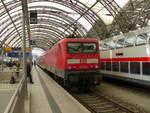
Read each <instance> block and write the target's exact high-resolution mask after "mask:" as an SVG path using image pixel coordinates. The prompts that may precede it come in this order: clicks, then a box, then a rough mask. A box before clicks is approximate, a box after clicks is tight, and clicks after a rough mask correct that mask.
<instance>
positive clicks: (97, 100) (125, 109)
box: [72, 92, 146, 113]
mask: <svg viewBox="0 0 150 113" xmlns="http://www.w3.org/2000/svg"><path fill="white" fill-rule="evenodd" d="M72 95H73V96H74V97H75V98H76V99H77V100H78V101H79V102H80V103H81V104H83V105H84V106H85V107H86V108H87V109H89V110H90V111H91V113H146V112H143V111H141V110H138V109H129V108H130V107H131V106H130V105H122V104H121V103H118V102H117V101H113V100H112V99H111V98H108V97H106V96H105V95H102V94H99V93H97V92H90V93H82V94H79V93H78V94H75V93H72Z"/></svg>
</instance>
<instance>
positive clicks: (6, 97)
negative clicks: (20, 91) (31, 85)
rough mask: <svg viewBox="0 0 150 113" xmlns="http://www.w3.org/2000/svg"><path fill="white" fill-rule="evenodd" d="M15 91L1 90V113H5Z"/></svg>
mask: <svg viewBox="0 0 150 113" xmlns="http://www.w3.org/2000/svg"><path fill="white" fill-rule="evenodd" d="M14 91H15V90H7V89H0V113H4V111H5V109H6V107H7V105H8V103H9V101H10V99H11V97H12V95H13V93H14Z"/></svg>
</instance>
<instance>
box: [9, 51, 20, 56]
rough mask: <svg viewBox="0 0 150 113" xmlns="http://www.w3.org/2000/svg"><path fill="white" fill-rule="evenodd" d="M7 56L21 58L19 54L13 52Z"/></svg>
mask: <svg viewBox="0 0 150 113" xmlns="http://www.w3.org/2000/svg"><path fill="white" fill-rule="evenodd" d="M7 56H9V57H18V56H19V54H18V53H16V52H11V53H8V55H7Z"/></svg>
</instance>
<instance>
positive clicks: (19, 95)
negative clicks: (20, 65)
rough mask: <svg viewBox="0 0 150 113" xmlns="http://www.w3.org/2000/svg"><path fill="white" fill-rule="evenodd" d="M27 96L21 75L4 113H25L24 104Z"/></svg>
mask: <svg viewBox="0 0 150 113" xmlns="http://www.w3.org/2000/svg"><path fill="white" fill-rule="evenodd" d="M26 95H27V81H26V77H25V76H24V75H23V76H22V79H21V80H20V82H19V84H18V86H17V88H16V90H15V92H14V94H13V96H12V97H11V99H10V101H9V103H8V105H7V107H6V109H5V111H4V113H25V109H24V102H25V97H26Z"/></svg>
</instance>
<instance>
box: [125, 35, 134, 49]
mask: <svg viewBox="0 0 150 113" xmlns="http://www.w3.org/2000/svg"><path fill="white" fill-rule="evenodd" d="M135 40H136V37H131V38H127V39H126V40H125V42H124V46H125V47H132V46H133V45H134V43H135Z"/></svg>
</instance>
